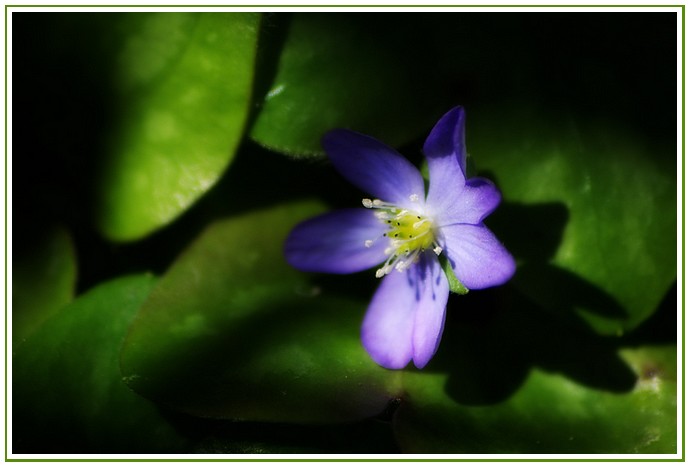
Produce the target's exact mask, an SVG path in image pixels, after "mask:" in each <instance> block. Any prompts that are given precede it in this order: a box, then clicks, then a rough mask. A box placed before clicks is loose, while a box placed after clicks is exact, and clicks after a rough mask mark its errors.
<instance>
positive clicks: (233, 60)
mask: <svg viewBox="0 0 690 467" xmlns="http://www.w3.org/2000/svg"><path fill="white" fill-rule="evenodd" d="M123 18H124V19H122V20H121V21H122V23H121V28H122V29H123V30H124V31H125V33H124V39H123V41H122V42H123V43H122V45H121V48H120V50H119V51H117V52H116V57H117V61H116V63H115V65H116V83H115V86H116V88H117V89H118V100H119V101H120V102H119V104H120V107H121V111H120V114H119V115H118V120H117V122H118V123H117V124H116V125H115V129H114V130H113V134H112V136H111V141H110V144H109V147H110V151H111V154H110V157H109V160H108V161H107V163H106V164H105V166H104V170H103V178H102V181H101V184H100V186H99V187H100V191H101V193H100V194H101V198H100V206H99V211H98V212H99V213H100V214H99V219H98V221H99V225H100V228H101V230H102V231H103V233H104V234H105V235H106V236H108V237H109V238H111V239H113V240H119V241H126V240H135V239H138V238H141V237H144V236H146V235H147V234H149V233H151V232H152V231H154V230H156V229H158V228H160V227H162V226H164V225H166V224H168V223H169V222H171V221H172V220H173V219H175V218H176V217H177V216H178V215H179V214H180V213H182V212H183V211H184V210H185V209H187V208H188V207H189V206H190V205H191V204H192V203H194V202H195V201H196V200H197V199H198V198H199V197H200V196H201V195H202V194H204V193H205V192H206V191H207V190H208V189H209V188H210V187H211V186H213V185H214V183H215V182H216V181H217V180H218V178H219V177H220V175H221V174H222V173H223V171H224V170H225V168H226V167H227V166H228V164H229V163H230V162H231V160H232V159H233V157H234V154H235V150H236V148H237V146H238V144H239V142H240V140H241V138H242V135H243V131H244V126H245V122H246V120H247V115H248V112H249V102H250V97H251V92H252V80H253V76H254V61H255V53H256V43H257V34H258V28H259V15H258V14H255V13H203V14H196V13H194V14H193V13H150V14H149V13H146V14H130V15H125V16H124V17H123Z"/></svg>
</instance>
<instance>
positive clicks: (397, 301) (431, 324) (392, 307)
mask: <svg viewBox="0 0 690 467" xmlns="http://www.w3.org/2000/svg"><path fill="white" fill-rule="evenodd" d="M447 301H448V281H447V279H446V277H445V274H443V272H442V271H441V266H440V264H439V262H438V259H437V258H436V257H435V256H434V255H433V254H431V253H430V254H429V255H428V256H426V257H425V258H424V259H423V260H422V261H420V262H419V263H417V264H415V265H413V266H412V267H411V268H410V269H408V270H406V271H402V272H399V271H392V272H391V273H390V274H388V275H387V276H385V277H384V278H383V280H382V281H381V285H380V286H379V288H378V289H377V290H376V293H375V294H374V297H373V298H372V300H371V303H370V304H369V308H368V309H367V313H366V316H365V317H364V322H363V323H362V344H363V345H364V348H365V349H366V350H367V352H369V355H371V358H372V359H373V360H374V361H375V362H376V363H378V364H379V365H381V366H383V367H386V368H390V369H400V368H404V367H405V366H406V365H407V364H408V363H409V361H410V360H411V359H412V360H414V364H415V366H417V367H418V368H422V367H423V366H425V365H426V364H427V363H428V362H429V360H430V359H431V357H432V356H433V355H434V353H435V352H436V349H437V348H438V344H439V342H440V339H441V332H442V331H443V322H444V319H445V308H446V303H447Z"/></svg>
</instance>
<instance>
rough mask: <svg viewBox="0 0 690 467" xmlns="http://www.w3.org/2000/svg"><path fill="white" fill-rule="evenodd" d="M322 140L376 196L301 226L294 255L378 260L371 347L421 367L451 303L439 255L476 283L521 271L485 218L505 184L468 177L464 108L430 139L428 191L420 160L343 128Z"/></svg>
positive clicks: (313, 260) (311, 265)
mask: <svg viewBox="0 0 690 467" xmlns="http://www.w3.org/2000/svg"><path fill="white" fill-rule="evenodd" d="M322 143H323V147H324V148H325V150H326V152H327V154H328V157H329V158H330V160H331V162H332V163H333V165H334V166H335V168H336V169H337V170H338V171H339V172H340V173H341V174H342V175H343V176H344V177H345V178H346V179H347V180H349V181H350V182H351V183H352V184H354V185H355V186H357V187H359V188H361V189H362V190H364V191H365V192H367V193H369V194H371V195H373V196H374V197H375V198H376V199H368V198H365V199H364V200H363V201H362V204H363V205H364V208H365V209H362V208H354V209H344V210H339V211H334V212H330V213H327V214H323V215H321V216H318V217H315V218H313V219H310V220H307V221H305V222H303V223H302V224H300V225H298V226H297V227H295V229H294V230H293V231H292V232H291V233H290V235H289V236H288V239H287V241H286V244H285V256H286V258H287V261H288V262H289V263H290V264H291V265H292V266H294V267H295V268H297V269H300V270H303V271H309V272H328V273H335V274H348V273H353V272H358V271H363V270H365V269H369V268H372V267H374V266H377V265H380V266H379V268H378V269H377V270H376V277H378V278H381V279H382V280H381V284H380V285H379V288H378V290H377V291H376V293H375V294H374V297H373V298H372V300H371V303H370V304H369V308H368V309H367V313H366V316H365V318H364V322H363V323H362V333H361V338H362V343H363V345H364V348H365V349H366V350H367V352H369V354H370V355H371V357H372V358H373V359H374V361H376V362H377V363H378V364H379V365H381V366H384V367H386V368H391V369H398V368H403V367H405V366H406V365H407V364H408V363H409V362H410V360H412V361H413V362H414V364H415V366H416V367H417V368H422V367H424V366H425V365H426V364H427V363H428V362H429V360H430V359H431V357H433V355H434V354H435V353H436V349H437V348H438V345H439V342H440V340H441V333H442V332H443V323H444V321H445V310H446V303H447V302H448V293H449V283H448V279H447V277H446V275H445V273H444V271H443V268H442V266H441V263H440V261H439V256H440V255H445V257H446V258H447V260H448V262H449V264H450V266H451V267H452V270H453V273H454V274H455V276H456V278H457V279H458V280H459V281H460V282H461V283H462V284H463V285H464V286H465V287H466V288H468V289H483V288H486V287H491V286H495V285H500V284H503V283H504V282H506V281H507V280H508V279H510V277H511V276H512V275H513V273H514V272H515V262H514V260H513V258H512V256H511V255H510V253H508V251H507V250H506V249H505V248H504V247H503V245H502V244H501V243H500V242H499V241H498V240H497V239H496V237H495V236H494V235H493V234H492V233H491V232H490V231H489V229H488V228H487V227H486V226H485V225H484V223H483V222H482V221H483V220H484V218H485V217H486V216H487V215H489V214H490V213H491V212H492V211H493V210H494V209H495V208H496V206H498V203H499V202H500V200H501V195H500V193H499V191H498V189H497V188H496V187H495V186H494V184H493V183H491V182H490V181H489V180H486V179H483V178H471V179H469V180H468V179H466V177H465V159H466V154H465V111H464V110H463V108H462V107H456V108H454V109H452V110H451V111H450V112H448V113H447V114H445V115H444V116H443V117H442V118H441V120H439V122H438V123H437V124H436V126H435V127H434V128H433V130H431V134H430V135H429V137H428V138H427V140H426V142H425V143H424V155H425V156H426V160H427V163H428V166H429V190H428V192H426V190H425V188H424V179H423V178H422V175H421V174H420V172H419V170H417V168H416V167H415V166H414V165H412V164H411V163H410V162H409V161H408V160H407V159H405V158H404V157H403V156H401V155H400V154H399V153H398V152H396V151H395V150H394V149H392V148H390V147H388V146H386V145H384V144H382V143H380V142H379V141H377V140H375V139H373V138H371V137H369V136H365V135H362V134H359V133H356V132H353V131H349V130H340V129H339V130H333V131H331V132H329V133H327V134H326V135H325V136H324V138H323V141H322Z"/></svg>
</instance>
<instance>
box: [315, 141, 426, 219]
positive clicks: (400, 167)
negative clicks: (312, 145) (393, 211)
mask: <svg viewBox="0 0 690 467" xmlns="http://www.w3.org/2000/svg"><path fill="white" fill-rule="evenodd" d="M322 145H323V147H324V149H325V150H326V153H327V154H328V157H329V159H330V160H331V162H332V163H333V165H334V166H335V168H336V169H337V170H338V171H339V172H340V173H341V175H342V176H343V177H345V178H346V179H347V180H348V181H349V182H350V183H352V184H353V185H355V186H357V187H359V188H360V189H361V190H363V191H364V192H365V193H368V194H370V195H372V196H374V197H375V198H379V199H381V200H382V201H386V202H389V203H393V204H395V205H397V206H400V207H410V206H412V204H411V201H410V196H411V195H417V197H418V198H419V199H424V180H423V179H422V175H421V174H420V173H419V170H417V168H416V167H415V166H414V165H412V163H411V162H410V161H408V160H407V159H405V158H404V157H403V156H402V155H400V154H399V153H398V152H397V151H395V150H394V149H392V148H390V147H388V146H386V145H385V144H383V143H381V142H379V141H377V140H376V139H374V138H372V137H370V136H366V135H363V134H360V133H356V132H354V131H350V130H342V129H339V130H333V131H329V132H328V133H326V135H325V136H324V137H323V139H322Z"/></svg>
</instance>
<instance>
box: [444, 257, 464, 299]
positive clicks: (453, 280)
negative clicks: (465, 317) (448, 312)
mask: <svg viewBox="0 0 690 467" xmlns="http://www.w3.org/2000/svg"><path fill="white" fill-rule="evenodd" d="M439 259H440V260H441V267H442V268H443V272H444V273H445V274H446V278H447V279H448V285H449V286H450V291H451V292H453V293H456V294H460V295H465V294H466V293H467V292H469V289H468V288H467V287H465V286H464V285H463V284H462V282H460V281H459V280H458V278H457V277H455V272H454V271H453V268H452V267H451V265H450V262H449V261H448V258H447V257H446V256H445V255H444V256H441V257H440V258H439Z"/></svg>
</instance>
